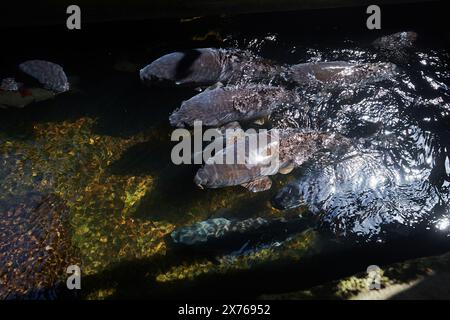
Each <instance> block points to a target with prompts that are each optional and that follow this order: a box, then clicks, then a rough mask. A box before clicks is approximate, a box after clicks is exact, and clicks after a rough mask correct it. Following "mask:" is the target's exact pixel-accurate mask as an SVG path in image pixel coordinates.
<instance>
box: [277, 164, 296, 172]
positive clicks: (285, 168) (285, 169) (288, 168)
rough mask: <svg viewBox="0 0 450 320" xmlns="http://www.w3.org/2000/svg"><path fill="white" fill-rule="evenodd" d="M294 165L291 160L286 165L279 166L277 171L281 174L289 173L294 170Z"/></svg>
mask: <svg viewBox="0 0 450 320" xmlns="http://www.w3.org/2000/svg"><path fill="white" fill-rule="evenodd" d="M294 168H295V165H294V163H292V162H289V163H288V164H287V165H286V166H283V167H281V168H280V169H279V170H278V172H279V173H281V174H289V173H291V172H292V170H294Z"/></svg>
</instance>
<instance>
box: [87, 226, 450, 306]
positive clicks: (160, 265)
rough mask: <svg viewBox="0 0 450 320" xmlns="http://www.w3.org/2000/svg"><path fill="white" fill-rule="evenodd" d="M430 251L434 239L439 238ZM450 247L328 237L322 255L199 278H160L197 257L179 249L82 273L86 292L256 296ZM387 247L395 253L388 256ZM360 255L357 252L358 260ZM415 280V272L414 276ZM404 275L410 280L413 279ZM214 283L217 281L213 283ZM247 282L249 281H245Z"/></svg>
mask: <svg viewBox="0 0 450 320" xmlns="http://www.w3.org/2000/svg"><path fill="white" fill-rule="evenodd" d="M436 240H439V243H440V244H439V245H438V246H434V247H433V250H432V251H430V244H431V243H436ZM449 249H450V243H449V241H448V239H447V240H446V239H443V238H442V237H440V236H439V235H436V234H435V235H432V236H430V234H426V235H418V236H417V237H413V238H408V239H405V238H403V239H402V240H399V241H396V242H393V243H389V244H386V245H370V246H360V247H354V246H352V247H349V246H345V245H342V244H338V243H333V242H329V243H328V245H327V248H326V249H325V250H322V252H321V253H320V254H317V255H306V256H304V257H302V258H301V259H300V260H289V259H282V260H277V261H276V262H271V263H263V264H259V265H257V266H253V267H252V268H251V269H250V270H233V271H228V272H226V273H209V274H204V275H201V276H198V277H196V278H195V279H194V280H186V279H183V280H173V281H170V282H158V281H157V280H156V276H157V275H158V274H159V273H162V272H164V271H167V270H168V269H170V268H171V267H174V266H177V265H179V264H181V263H185V262H186V261H188V262H195V261H196V260H197V258H196V257H195V256H192V255H191V256H189V257H184V256H179V255H177V254H176V253H174V252H170V251H169V252H168V253H167V254H166V255H164V256H163V255H159V256H155V257H153V258H149V259H140V260H134V261H127V262H123V263H120V264H117V265H115V266H113V267H112V268H111V269H110V270H107V271H103V272H101V273H99V274H96V275H92V276H87V277H84V278H83V285H84V290H83V292H84V294H85V295H88V294H90V293H91V292H95V291H96V290H99V289H106V288H111V287H114V288H115V294H113V295H112V296H111V297H109V298H111V299H116V298H124V297H126V298H133V297H134V298H143V297H145V298H154V299H188V298H189V299H201V298H203V299H215V298H227V297H228V298H229V297H233V298H257V297H259V296H260V295H262V294H277V293H283V292H290V291H297V290H306V289H308V288H311V287H314V286H317V285H320V284H323V283H327V282H329V281H333V280H335V279H340V278H343V277H347V276H351V275H354V274H356V273H359V272H365V270H366V268H367V267H368V266H369V265H373V264H377V265H380V266H383V265H386V264H391V263H395V262H398V261H403V260H406V259H410V258H414V257H417V256H418V255H419V256H420V255H427V254H441V253H443V252H446V251H448V250H449ZM386 250H388V251H389V252H390V253H391V254H390V255H386ZM355 257H358V259H357V260H356V259H355ZM410 276H411V279H413V277H414V276H415V275H414V274H412V275H410ZM411 279H410V278H408V275H407V274H405V275H404V279H402V280H404V281H405V282H406V281H408V280H411ZM211 283H214V286H211ZM243 284H244V285H243Z"/></svg>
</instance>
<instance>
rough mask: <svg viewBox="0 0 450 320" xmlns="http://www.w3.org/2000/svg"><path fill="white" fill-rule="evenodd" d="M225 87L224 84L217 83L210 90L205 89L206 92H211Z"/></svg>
mask: <svg viewBox="0 0 450 320" xmlns="http://www.w3.org/2000/svg"><path fill="white" fill-rule="evenodd" d="M222 87H223V83H222V82H220V81H219V82H216V83H214V84H213V85H211V86H209V87H208V88H206V89H205V91H209V90H214V89H218V88H222Z"/></svg>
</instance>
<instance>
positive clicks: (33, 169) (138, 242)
mask: <svg viewBox="0 0 450 320" xmlns="http://www.w3.org/2000/svg"><path fill="white" fill-rule="evenodd" d="M364 12H365V10H364V9H363V8H356V9H348V10H344V9H336V10H326V11H312V12H302V13H278V14H262V15H244V16H238V17H231V18H219V17H209V18H203V19H198V20H193V21H191V22H183V23H180V22H179V21H165V20H164V21H150V22H135V23H122V24H99V25H95V24H94V25H90V26H87V27H86V28H84V29H83V30H82V31H81V32H79V33H69V32H67V31H65V30H61V28H62V27H52V28H43V29H33V30H31V29H26V30H25V29H24V30H20V29H19V30H5V31H4V34H5V35H4V37H3V40H2V42H3V43H5V44H6V45H7V48H8V50H5V49H3V50H2V56H1V60H0V75H1V76H2V77H3V75H14V73H15V66H17V64H18V63H20V62H22V61H23V60H26V59H35V58H40V59H46V60H50V61H54V62H57V63H59V64H61V65H63V66H64V68H65V70H66V72H67V74H68V75H69V76H71V77H72V78H71V79H72V82H73V87H74V90H73V91H72V92H70V93H67V94H64V95H61V96H58V97H56V99H54V100H51V101H45V102H41V103H37V104H33V105H30V106H27V107H26V108H25V109H20V110H11V109H9V110H1V109H0V144H1V154H0V161H1V168H0V179H1V180H2V187H1V188H2V189H1V193H0V194H1V196H0V208H1V209H2V210H4V209H5V208H7V207H9V206H10V205H12V204H13V203H16V202H20V197H23V196H25V195H26V194H27V193H28V192H29V191H39V192H43V193H56V194H58V195H59V196H60V197H61V198H62V199H64V200H65V201H66V202H67V203H68V206H69V208H70V210H71V228H72V232H73V242H74V245H75V246H76V247H78V249H79V250H80V252H81V259H82V261H83V268H84V270H85V274H86V275H87V277H86V279H85V280H86V282H85V283H86V288H87V289H86V291H85V297H87V298H90V297H100V298H102V297H111V296H113V297H142V296H146V297H158V298H160V297H184V296H186V297H188V296H189V297H191V296H197V297H201V296H204V297H218V296H223V297H226V296H233V297H236V296H242V297H256V296H258V295H259V294H262V293H277V292H284V291H289V290H297V289H301V288H308V287H310V286H313V285H317V284H321V283H325V282H326V281H329V280H332V279H336V278H338V277H342V276H345V275H350V274H352V273H354V272H358V271H363V270H365V268H366V267H367V266H368V265H371V264H378V265H383V264H386V263H390V262H396V261H402V260H404V259H407V258H413V257H421V256H426V255H431V254H437V253H440V252H444V251H448V249H449V247H450V242H449V240H448V237H447V235H448V223H447V221H448V219H449V217H448V215H449V211H448V208H447V207H446V205H447V204H448V194H449V193H448V186H449V185H448V182H449V181H450V179H449V174H450V164H449V157H450V149H449V148H450V145H449V144H450V140H449V137H450V135H449V128H450V127H449V124H450V117H449V113H450V97H449V91H448V85H450V71H449V68H448V66H449V63H450V56H449V54H450V53H449V51H448V48H447V47H448V41H449V38H448V34H447V29H446V28H445V27H444V26H443V25H442V23H443V22H442V21H444V20H443V19H442V20H440V19H438V17H439V14H441V13H440V10H439V7H438V6H433V5H428V6H427V7H426V8H425V9H424V8H422V7H419V6H409V7H389V8H388V9H387V10H386V12H384V15H383V19H384V20H383V21H384V27H383V30H381V32H378V31H377V32H369V31H367V30H366V29H365V14H364ZM399 15H401V16H402V19H398V17H399ZM424 17H426V18H424ZM430 17H434V18H433V20H430ZM403 30H414V31H416V32H418V34H419V36H420V38H419V41H418V43H417V46H416V48H414V50H413V52H412V53H411V54H410V56H409V58H408V60H407V61H402V62H400V63H399V66H400V68H401V74H400V76H399V77H397V78H395V79H392V80H389V81H384V82H381V83H377V84H373V85H369V86H366V87H364V88H359V89H355V90H353V91H352V92H350V93H348V92H347V93H346V92H344V93H342V92H327V93H325V92H314V94H313V93H311V92H304V94H305V95H306V96H307V98H308V99H309V100H310V103H311V105H312V106H314V108H313V110H314V112H313V113H314V114H313V117H314V119H315V121H314V123H315V125H316V126H317V127H318V128H320V129H322V130H329V131H337V132H340V133H342V134H344V135H347V136H350V137H352V138H354V139H355V141H359V143H361V144H362V145H363V146H364V148H365V150H370V151H371V152H375V151H376V152H381V153H382V154H383V156H385V155H389V156H388V158H389V159H386V158H384V159H383V161H386V163H389V164H393V165H392V166H390V167H389V168H390V169H392V171H393V172H394V173H398V172H401V174H402V177H404V176H407V177H408V176H409V177H410V180H409V182H410V183H409V184H406V187H404V188H406V190H404V189H402V188H403V187H398V188H396V189H395V190H394V189H391V188H386V189H383V190H385V192H386V193H385V194H384V195H383V197H381V198H382V199H388V200H386V203H388V204H392V203H394V204H398V205H401V206H402V207H406V208H410V207H411V208H413V210H405V211H404V212H410V214H409V215H404V212H400V213H399V214H397V215H396V214H394V213H393V212H392V211H389V210H388V209H389V205H386V206H385V207H383V210H381V211H382V212H383V213H382V214H384V215H385V217H386V216H387V217H388V219H395V218H398V217H401V218H403V219H404V221H406V222H405V223H404V224H405V225H408V226H411V228H412V230H413V231H414V232H411V229H408V232H404V233H403V234H402V233H400V236H398V235H399V232H397V231H398V230H394V231H395V234H396V235H397V236H396V237H390V235H391V234H390V232H389V230H388V231H387V233H386V232H384V233H383V237H381V239H382V240H383V241H382V243H377V242H376V241H375V242H372V241H365V240H367V239H369V240H372V234H375V233H376V234H377V235H378V234H379V232H376V231H375V232H372V231H370V232H369V237H364V238H363V241H361V239H356V240H354V239H352V238H351V237H348V238H347V237H346V234H345V232H342V229H344V230H352V228H353V229H354V227H347V226H344V227H342V226H341V225H340V224H338V223H337V221H342V219H344V223H349V224H351V222H352V221H361V218H360V217H361V215H364V214H365V213H364V212H362V214H361V212H360V211H361V206H355V207H351V208H349V207H348V202H349V201H350V202H351V203H352V201H354V200H355V199H361V196H360V195H359V194H358V190H354V189H351V188H350V189H345V188H344V189H345V190H344V191H343V192H344V194H345V196H344V197H342V198H339V200H336V201H334V202H333V201H332V202H331V203H330V204H329V206H328V207H327V208H328V209H329V212H330V213H329V214H328V215H327V216H326V217H325V219H323V220H322V223H323V224H324V225H325V227H323V225H320V224H319V225H318V228H317V231H311V230H309V231H307V232H306V233H303V234H301V235H300V236H298V237H297V238H294V239H290V240H289V241H290V242H289V241H288V242H287V243H286V244H282V245H281V246H266V247H264V248H263V251H262V253H258V251H256V252H252V253H250V254H248V255H247V256H244V257H243V258H236V257H233V256H225V257H219V258H218V257H211V256H209V257H204V256H199V255H197V253H196V252H179V251H174V250H172V249H171V248H168V247H166V245H165V240H164V239H165V236H167V234H168V233H170V232H171V231H172V230H173V229H174V228H176V227H179V226H184V225H186V224H189V223H193V222H196V221H201V220H204V219H207V218H210V217H217V216H220V217H229V218H239V219H246V218H250V217H258V216H260V217H281V216H290V215H292V216H297V215H299V214H303V215H304V216H305V217H306V219H309V220H310V222H311V223H312V224H313V225H316V222H317V218H316V215H312V214H308V213H307V212H305V210H304V208H296V209H291V210H287V211H285V212H280V211H278V210H276V209H274V208H273V207H272V206H271V199H272V198H273V197H274V196H275V195H276V194H277V193H278V192H279V190H281V189H282V188H283V187H284V186H285V185H286V183H287V181H286V180H288V181H291V182H294V183H295V181H298V179H300V181H302V186H306V187H308V186H312V188H310V190H309V191H308V192H309V195H310V196H311V198H318V199H319V200H317V202H320V201H322V200H323V199H321V198H320V197H321V194H320V192H321V190H322V189H321V187H323V186H325V185H328V182H329V176H327V175H326V172H327V171H326V170H328V169H327V168H323V167H321V165H322V164H320V163H318V164H316V165H315V166H313V167H312V169H311V170H310V171H308V170H309V169H308V168H307V169H306V171H302V170H297V171H295V172H294V173H293V174H292V175H290V176H289V177H276V178H275V183H274V185H273V187H272V190H270V191H268V192H264V193H260V194H249V193H248V192H246V191H245V190H243V189H241V188H227V189H221V190H199V189H198V188H196V186H195V185H194V184H193V182H192V179H193V177H194V174H195V171H196V169H197V168H196V167H194V166H175V165H173V164H171V161H170V150H171V147H172V144H171V143H170V140H169V137H170V133H171V128H170V127H169V123H168V117H169V115H170V113H171V112H172V111H173V110H174V109H175V108H176V107H178V106H179V105H180V103H181V102H182V101H183V100H185V99H187V98H189V97H191V96H193V95H194V94H196V91H195V90H194V89H191V88H147V87H144V86H143V85H142V84H141V83H140V81H139V77H138V73H137V71H138V70H139V68H141V67H143V66H144V65H146V64H148V63H149V62H151V61H152V60H154V59H155V58H157V57H159V56H160V55H162V54H165V53H168V52H171V51H175V50H181V49H187V48H196V47H209V46H213V47H236V48H245V49H249V50H251V51H253V52H254V53H256V54H259V55H261V56H264V57H266V58H270V59H273V60H275V61H278V62H280V63H287V64H294V63H300V62H310V61H332V60H345V61H353V62H376V61H386V59H388V58H386V57H382V56H380V55H379V54H378V53H377V52H375V51H374V50H373V49H372V48H371V47H370V43H371V41H373V40H374V39H375V38H376V37H377V36H379V35H382V34H388V33H391V32H397V31H403ZM299 90H300V91H301V88H300V89H299ZM272 122H273V123H272V125H274V126H281V127H283V126H298V125H299V124H298V122H297V117H296V114H295V110H284V111H283V112H281V113H277V114H275V115H274V116H273V117H272ZM360 139H362V140H360ZM364 154H369V152H368V151H367V152H364ZM377 159H378V158H377ZM380 161H381V160H380ZM377 163H378V162H377ZM394 164H395V165H394ZM324 166H325V165H324ZM369 169H370V168H369ZM342 170H344V172H349V171H350V172H352V171H355V172H360V177H363V178H362V179H363V180H364V181H366V182H367V181H369V183H370V178H371V177H379V176H382V175H383V173H386V166H382V167H381V169H380V170H381V172H380V171H377V170H374V171H373V172H370V171H367V170H366V168H365V167H364V166H361V167H355V163H351V164H350V165H348V166H347V167H345V164H344V169H342ZM358 170H359V171H358ZM311 172H312V173H311ZM320 173H322V175H320ZM394 173H393V174H394ZM349 176H351V175H349ZM407 177H406V178H407ZM301 179H304V180H301ZM345 187H346V188H347V187H348V184H347V185H346V186H345ZM392 190H394V191H393V192H396V194H395V193H393V192H391V191H392ZM348 192H350V193H348ZM402 194H407V196H401V195H402ZM399 195H400V196H399ZM18 199H19V200H18ZM404 199H414V200H413V201H410V202H408V201H405V202H404V203H403V202H401V201H403V200H404ZM377 203H379V199H378V200H377ZM414 206H417V207H419V208H420V209H418V210H416V207H414ZM386 207H387V208H388V209H387V210H386V209H385V208H386ZM428 207H432V209H433V210H428ZM362 208H364V206H362ZM422 208H426V209H427V210H426V211H427V214H422V213H421V209H422ZM309 209H311V207H310V208H309ZM428 211H432V214H428ZM411 212H412V213H411ZM369 219H373V217H372V216H370V214H369ZM375 219H376V218H375ZM410 222H414V223H410ZM415 222H417V224H416V223H415ZM330 226H331V228H330ZM352 226H353V225H352ZM329 231H332V232H329ZM336 235H337V236H336ZM375 238H376V237H375ZM349 239H350V241H349ZM361 242H362V243H361ZM365 242H367V243H365ZM264 250H265V251H264ZM261 279H263V281H261ZM212 283H213V284H214V286H213V288H212V286H211V284H212ZM242 283H245V288H243V286H242Z"/></svg>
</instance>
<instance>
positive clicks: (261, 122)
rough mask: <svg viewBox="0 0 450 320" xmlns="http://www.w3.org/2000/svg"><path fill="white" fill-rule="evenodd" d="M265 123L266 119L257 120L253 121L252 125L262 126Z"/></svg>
mask: <svg viewBox="0 0 450 320" xmlns="http://www.w3.org/2000/svg"><path fill="white" fill-rule="evenodd" d="M266 122H267V117H262V118H258V119H256V120H254V121H253V123H254V124H257V125H259V126H262V125H263V124H264V123H266Z"/></svg>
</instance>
